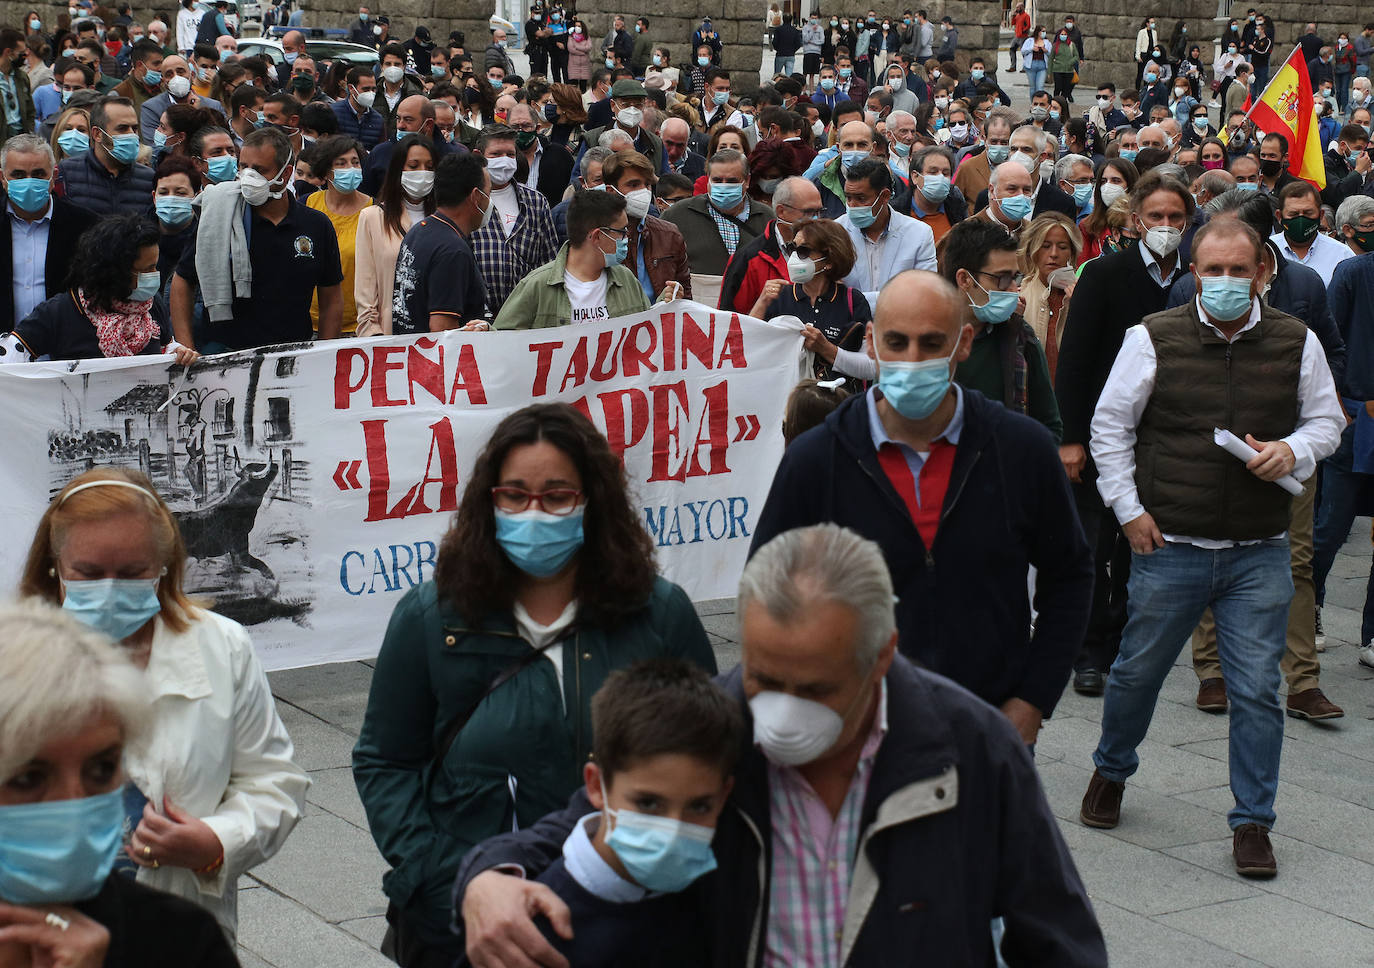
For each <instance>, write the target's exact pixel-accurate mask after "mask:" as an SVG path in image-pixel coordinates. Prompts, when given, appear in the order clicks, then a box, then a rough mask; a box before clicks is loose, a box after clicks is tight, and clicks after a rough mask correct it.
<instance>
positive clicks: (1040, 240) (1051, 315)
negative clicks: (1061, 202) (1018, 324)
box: [1019, 212, 1083, 380]
mask: <svg viewBox="0 0 1374 968" xmlns="http://www.w3.org/2000/svg"><path fill="white" fill-rule="evenodd" d="M1082 251H1083V235H1082V233H1080V232H1079V231H1078V226H1076V225H1074V224H1073V220H1072V219H1070V218H1069V217H1068V216H1066V215H1062V214H1060V213H1059V212H1046V213H1044V214H1043V215H1038V216H1036V217H1035V218H1034V219H1032V220H1031V222H1030V224H1029V225H1027V226H1026V228H1025V230H1024V231H1023V232H1022V233H1021V250H1020V253H1019V255H1020V260H1021V271H1022V273H1024V274H1025V279H1024V281H1023V282H1022V284H1021V295H1022V297H1023V298H1024V299H1025V300H1026V309H1025V312H1024V313H1023V314H1022V315H1023V316H1024V317H1025V319H1026V322H1028V323H1030V327H1031V329H1033V330H1035V336H1036V338H1037V339H1038V340H1040V342H1041V344H1042V345H1044V347H1045V358H1046V362H1047V363H1048V364H1049V367H1050V379H1051V380H1053V379H1054V373H1055V369H1056V367H1057V365H1058V362H1059V344H1060V341H1061V340H1062V339H1063V338H1064V320H1066V319H1068V318H1069V299H1070V297H1071V296H1072V295H1073V283H1074V278H1075V276H1074V266H1076V265H1077V264H1078V254H1079V253H1080V252H1082ZM1061 270H1062V271H1061Z"/></svg>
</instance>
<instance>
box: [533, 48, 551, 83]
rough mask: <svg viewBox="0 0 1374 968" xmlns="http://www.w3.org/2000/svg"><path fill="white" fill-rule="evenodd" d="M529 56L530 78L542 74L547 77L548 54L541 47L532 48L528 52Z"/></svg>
mask: <svg viewBox="0 0 1374 968" xmlns="http://www.w3.org/2000/svg"><path fill="white" fill-rule="evenodd" d="M529 55H530V76H531V77H533V76H534V75H535V74H543V75H544V76H545V77H547V76H548V72H549V52H548V50H546V49H545V48H544V47H542V46H534V47H531V48H530V50H529Z"/></svg>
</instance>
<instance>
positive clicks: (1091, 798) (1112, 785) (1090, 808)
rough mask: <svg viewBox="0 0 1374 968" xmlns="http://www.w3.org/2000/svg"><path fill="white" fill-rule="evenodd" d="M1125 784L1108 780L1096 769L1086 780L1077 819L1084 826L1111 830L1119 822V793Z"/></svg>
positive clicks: (1122, 790)
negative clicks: (1086, 787)
mask: <svg viewBox="0 0 1374 968" xmlns="http://www.w3.org/2000/svg"><path fill="white" fill-rule="evenodd" d="M1125 790H1126V784H1124V783H1118V782H1117V781H1116V780H1109V779H1107V778H1106V777H1105V776H1103V775H1102V774H1101V773H1099V772H1098V771H1097V770H1093V777H1092V779H1091V780H1089V781H1088V792H1087V793H1085V794H1083V806H1082V807H1081V808H1079V811H1078V819H1079V820H1081V821H1083V824H1084V826H1087V827H1097V828H1098V829H1099V830H1111V829H1112V828H1113V827H1115V826H1116V825H1117V824H1119V823H1120V822H1121V795H1122V793H1124V792H1125Z"/></svg>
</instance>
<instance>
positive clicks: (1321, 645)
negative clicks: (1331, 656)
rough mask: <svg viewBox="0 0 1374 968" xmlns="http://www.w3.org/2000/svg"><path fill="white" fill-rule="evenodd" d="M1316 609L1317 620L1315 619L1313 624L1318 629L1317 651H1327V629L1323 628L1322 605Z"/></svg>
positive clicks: (1315, 617)
mask: <svg viewBox="0 0 1374 968" xmlns="http://www.w3.org/2000/svg"><path fill="white" fill-rule="evenodd" d="M1314 611H1315V613H1316V614H1315V616H1314V619H1315V620H1314V621H1313V623H1312V624H1313V625H1314V626H1315V627H1316V631H1317V638H1316V642H1317V651H1318V652H1325V651H1326V631H1325V630H1324V629H1323V628H1322V610H1321V606H1320V605H1318V606H1317V608H1316V609H1314Z"/></svg>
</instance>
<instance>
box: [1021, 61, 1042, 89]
mask: <svg viewBox="0 0 1374 968" xmlns="http://www.w3.org/2000/svg"><path fill="white" fill-rule="evenodd" d="M1045 74H1046V70H1045V68H1043V67H1035V66H1032V65H1030V64H1027V65H1026V83H1027V84H1029V85H1030V87H1029V88H1028V90H1029V91H1030V92H1031V93H1032V94H1034V93H1035V92H1036V91H1043V90H1044V89H1045Z"/></svg>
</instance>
